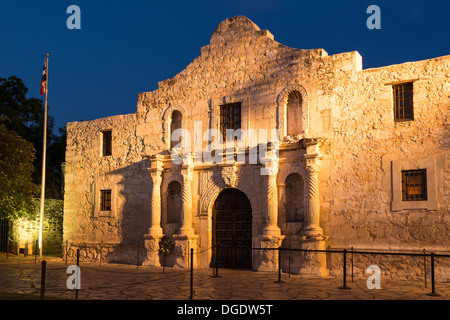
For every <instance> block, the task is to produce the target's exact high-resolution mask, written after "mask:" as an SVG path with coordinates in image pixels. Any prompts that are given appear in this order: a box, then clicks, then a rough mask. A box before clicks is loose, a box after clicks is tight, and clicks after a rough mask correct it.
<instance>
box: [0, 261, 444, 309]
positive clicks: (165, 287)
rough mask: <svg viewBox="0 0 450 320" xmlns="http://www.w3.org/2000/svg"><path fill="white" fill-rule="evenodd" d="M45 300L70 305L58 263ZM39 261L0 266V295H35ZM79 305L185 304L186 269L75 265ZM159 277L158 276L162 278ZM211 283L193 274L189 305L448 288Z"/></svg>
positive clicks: (203, 273) (327, 281) (227, 278)
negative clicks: (110, 302)
mask: <svg viewBox="0 0 450 320" xmlns="http://www.w3.org/2000/svg"><path fill="white" fill-rule="evenodd" d="M46 262H47V263H46V280H45V298H46V299H48V300H50V299H55V298H57V299H75V297H76V296H75V290H69V289H68V288H67V279H68V278H69V276H70V274H68V273H67V267H68V266H69V265H71V264H73V262H68V263H67V264H66V263H65V261H63V260H62V259H58V258H53V259H52V258H48V259H47V260H46ZM41 266H42V264H41V262H40V260H37V261H36V262H34V259H33V258H32V257H29V258H28V260H14V258H10V259H8V260H5V259H2V260H1V261H0V293H9V294H10V295H9V298H14V295H15V294H16V295H17V298H20V295H40V292H41V270H42V267H41ZM80 270H81V289H80V290H79V291H78V299H79V300H189V299H190V296H191V291H190V288H191V287H190V283H191V280H190V279H191V274H190V271H189V270H187V269H174V268H165V269H164V270H163V268H157V267H149V266H139V267H137V266H133V265H123V264H105V263H103V264H101V265H100V264H99V263H80ZM163 271H164V273H163ZM219 276H220V277H213V270H212V269H195V270H194V272H193V281H192V283H193V294H192V298H193V300H246V301H249V300H449V299H450V283H442V282H439V281H438V280H437V281H436V284H435V292H436V293H438V294H439V295H440V296H430V295H428V294H429V293H431V292H432V288H431V283H430V282H428V283H427V286H426V287H425V283H424V281H417V280H389V279H386V280H384V279H381V289H372V290H370V289H368V288H367V285H366V280H367V279H366V278H358V279H354V281H353V282H352V281H351V278H350V276H348V277H347V286H348V287H349V288H350V289H340V288H339V287H341V286H342V285H343V279H342V277H326V278H311V277H305V276H300V275H288V274H285V273H283V274H282V275H281V280H282V281H283V282H282V283H277V282H276V281H277V280H278V273H277V272H253V271H250V270H231V269H220V270H219Z"/></svg>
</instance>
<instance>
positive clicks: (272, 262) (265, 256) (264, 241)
mask: <svg viewBox="0 0 450 320" xmlns="http://www.w3.org/2000/svg"><path fill="white" fill-rule="evenodd" d="M283 239H284V236H283V235H262V236H258V237H253V241H252V242H253V247H254V248H261V249H264V248H267V249H273V250H253V257H252V258H253V261H252V265H253V268H252V269H253V270H255V271H277V270H278V250H275V249H277V248H279V247H280V246H281V243H282V242H283Z"/></svg>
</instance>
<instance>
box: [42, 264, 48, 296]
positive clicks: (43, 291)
mask: <svg viewBox="0 0 450 320" xmlns="http://www.w3.org/2000/svg"><path fill="white" fill-rule="evenodd" d="M46 266H47V261H45V260H42V269H41V300H44V296H45V270H46Z"/></svg>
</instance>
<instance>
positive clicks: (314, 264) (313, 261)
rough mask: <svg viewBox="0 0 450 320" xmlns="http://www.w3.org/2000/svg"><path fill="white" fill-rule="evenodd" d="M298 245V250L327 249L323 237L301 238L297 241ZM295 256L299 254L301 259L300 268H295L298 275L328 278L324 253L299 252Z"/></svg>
mask: <svg viewBox="0 0 450 320" xmlns="http://www.w3.org/2000/svg"><path fill="white" fill-rule="evenodd" d="M299 245H300V249H306V250H325V249H326V248H327V241H326V238H325V237H323V236H321V237H311V238H307V237H303V238H300V239H299ZM291 254H292V252H291ZM296 254H297V255H299V254H300V257H301V261H300V266H299V267H300V268H297V269H298V273H299V274H304V275H309V276H319V277H326V276H328V269H327V254H326V253H325V252H308V251H301V252H296ZM291 268H292V265H291Z"/></svg>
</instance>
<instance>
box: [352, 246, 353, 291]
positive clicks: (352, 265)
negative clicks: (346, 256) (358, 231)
mask: <svg viewBox="0 0 450 320" xmlns="http://www.w3.org/2000/svg"><path fill="white" fill-rule="evenodd" d="M352 283H353V247H352Z"/></svg>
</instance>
